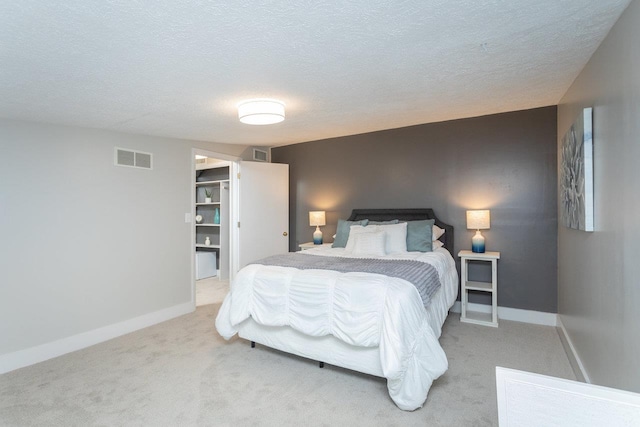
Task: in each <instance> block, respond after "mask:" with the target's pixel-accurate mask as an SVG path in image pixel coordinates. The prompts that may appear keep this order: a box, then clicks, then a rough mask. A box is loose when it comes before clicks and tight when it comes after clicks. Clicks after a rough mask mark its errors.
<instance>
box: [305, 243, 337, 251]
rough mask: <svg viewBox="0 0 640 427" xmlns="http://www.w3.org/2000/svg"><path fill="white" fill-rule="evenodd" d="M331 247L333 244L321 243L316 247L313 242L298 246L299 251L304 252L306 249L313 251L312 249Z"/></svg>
mask: <svg viewBox="0 0 640 427" xmlns="http://www.w3.org/2000/svg"><path fill="white" fill-rule="evenodd" d="M331 245H333V243H323V244H321V245H316V244H315V243H313V242H307V243H300V244H299V245H298V246H300V250H301V251H306V250H307V249H313V248H321V247H331Z"/></svg>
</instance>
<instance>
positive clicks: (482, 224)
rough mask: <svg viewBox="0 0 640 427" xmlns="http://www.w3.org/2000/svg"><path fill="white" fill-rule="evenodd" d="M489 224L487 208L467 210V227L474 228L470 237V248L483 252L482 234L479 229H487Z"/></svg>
mask: <svg viewBox="0 0 640 427" xmlns="http://www.w3.org/2000/svg"><path fill="white" fill-rule="evenodd" d="M490 224H491V213H490V212H489V211H488V210H478V211H467V229H469V230H476V234H475V236H473V238H472V239H471V250H472V251H473V252H476V253H484V236H483V235H482V233H480V230H488V229H489V228H491V227H490Z"/></svg>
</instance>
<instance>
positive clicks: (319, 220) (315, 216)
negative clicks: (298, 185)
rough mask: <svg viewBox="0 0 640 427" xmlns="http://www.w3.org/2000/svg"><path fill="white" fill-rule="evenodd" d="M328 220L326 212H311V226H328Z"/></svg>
mask: <svg viewBox="0 0 640 427" xmlns="http://www.w3.org/2000/svg"><path fill="white" fill-rule="evenodd" d="M326 224H327V222H326V219H325V214H324V211H311V212H309V225H311V226H314V225H315V226H318V225H326Z"/></svg>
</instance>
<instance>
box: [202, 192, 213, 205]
mask: <svg viewBox="0 0 640 427" xmlns="http://www.w3.org/2000/svg"><path fill="white" fill-rule="evenodd" d="M212 195H213V193H211V190H209V189H208V188H205V189H204V202H205V203H211V196H212Z"/></svg>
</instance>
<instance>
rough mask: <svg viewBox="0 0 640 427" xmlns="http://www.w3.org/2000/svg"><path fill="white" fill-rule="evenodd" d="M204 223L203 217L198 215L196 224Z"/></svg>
mask: <svg viewBox="0 0 640 427" xmlns="http://www.w3.org/2000/svg"><path fill="white" fill-rule="evenodd" d="M201 222H202V215H196V223H198V224H200V223H201Z"/></svg>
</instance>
